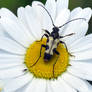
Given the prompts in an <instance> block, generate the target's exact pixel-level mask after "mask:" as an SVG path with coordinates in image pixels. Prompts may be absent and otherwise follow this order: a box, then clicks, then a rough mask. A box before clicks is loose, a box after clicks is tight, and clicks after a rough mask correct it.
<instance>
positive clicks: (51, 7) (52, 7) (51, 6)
mask: <svg viewBox="0 0 92 92" xmlns="http://www.w3.org/2000/svg"><path fill="white" fill-rule="evenodd" d="M45 8H46V9H47V10H48V12H49V13H50V15H51V17H52V19H53V20H55V17H56V2H55V0H47V1H46V4H45Z"/></svg>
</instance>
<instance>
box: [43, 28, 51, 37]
mask: <svg viewBox="0 0 92 92" xmlns="http://www.w3.org/2000/svg"><path fill="white" fill-rule="evenodd" d="M42 30H43V31H45V33H46V34H48V36H49V35H50V32H49V31H48V30H46V29H42Z"/></svg>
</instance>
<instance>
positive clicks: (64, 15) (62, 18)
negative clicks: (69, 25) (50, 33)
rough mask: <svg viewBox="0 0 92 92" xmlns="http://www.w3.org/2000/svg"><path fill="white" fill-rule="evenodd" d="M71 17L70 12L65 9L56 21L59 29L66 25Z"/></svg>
mask: <svg viewBox="0 0 92 92" xmlns="http://www.w3.org/2000/svg"><path fill="white" fill-rule="evenodd" d="M69 16H70V11H69V10H68V9H63V10H62V11H61V12H60V13H59V14H58V16H57V18H56V20H55V25H56V26H57V27H59V26H61V25H63V24H64V23H66V22H67V20H68V19H69Z"/></svg>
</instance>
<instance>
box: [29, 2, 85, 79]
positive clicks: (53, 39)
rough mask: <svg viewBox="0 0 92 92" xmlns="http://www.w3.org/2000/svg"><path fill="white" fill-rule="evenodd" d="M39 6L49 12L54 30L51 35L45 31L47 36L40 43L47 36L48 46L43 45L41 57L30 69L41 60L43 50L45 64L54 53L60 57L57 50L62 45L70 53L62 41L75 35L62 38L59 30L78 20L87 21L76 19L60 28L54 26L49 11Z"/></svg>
mask: <svg viewBox="0 0 92 92" xmlns="http://www.w3.org/2000/svg"><path fill="white" fill-rule="evenodd" d="M38 6H41V7H42V8H43V9H44V10H45V11H46V12H47V14H48V15H49V17H50V19H51V22H52V25H53V28H52V32H51V33H50V32H49V31H48V30H44V31H45V34H44V35H43V36H42V37H41V40H40V41H42V39H43V38H44V36H45V37H46V38H47V42H46V45H44V44H42V45H41V49H40V56H39V58H38V59H37V61H36V62H35V63H34V64H33V65H32V66H30V67H33V66H34V65H35V64H36V63H37V62H38V61H39V59H40V57H41V51H42V48H45V53H44V62H48V61H49V60H50V59H51V58H52V56H53V54H54V53H55V54H56V55H58V57H59V55H60V53H59V52H58V51H57V50H56V49H57V46H58V45H59V44H60V43H61V44H64V45H65V48H66V50H67V52H68V49H67V45H66V43H65V42H63V41H61V40H60V39H61V38H64V37H66V36H71V35H74V34H75V33H71V34H68V35H65V36H60V35H59V31H60V30H59V29H60V28H61V27H63V26H65V25H67V24H68V23H70V22H73V21H76V20H80V19H82V20H85V21H86V19H85V18H76V19H73V20H70V21H68V22H66V23H65V24H63V25H61V26H59V27H56V26H55V25H54V22H53V19H52V17H51V15H50V13H49V12H48V10H47V9H46V8H45V7H44V6H43V5H41V4H38ZM37 42H39V41H37ZM68 53H69V52H68ZM69 55H70V56H72V55H71V54H70V53H69ZM57 60H58V58H57V59H56V61H55V63H54V64H53V77H54V67H55V64H56V62H57Z"/></svg>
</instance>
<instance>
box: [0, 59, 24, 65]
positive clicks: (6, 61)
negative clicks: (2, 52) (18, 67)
mask: <svg viewBox="0 0 92 92" xmlns="http://www.w3.org/2000/svg"><path fill="white" fill-rule="evenodd" d="M23 62H24V59H21V58H0V64H1V65H3V64H5V65H7V64H11V65H12V64H22V63H23Z"/></svg>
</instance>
